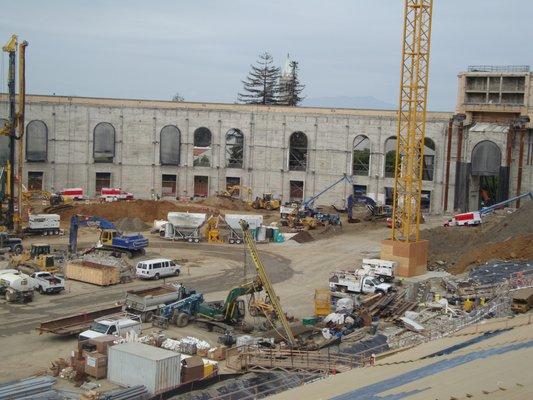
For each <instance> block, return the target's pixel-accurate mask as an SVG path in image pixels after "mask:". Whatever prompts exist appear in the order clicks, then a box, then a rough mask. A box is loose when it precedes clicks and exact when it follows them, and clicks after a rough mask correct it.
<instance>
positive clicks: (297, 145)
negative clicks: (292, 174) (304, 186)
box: [289, 132, 307, 171]
mask: <svg viewBox="0 0 533 400" xmlns="http://www.w3.org/2000/svg"><path fill="white" fill-rule="evenodd" d="M306 169H307V136H306V135H305V133H303V132H294V133H293V134H292V135H291V137H290V139H289V171H305V170H306Z"/></svg>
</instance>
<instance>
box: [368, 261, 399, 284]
mask: <svg viewBox="0 0 533 400" xmlns="http://www.w3.org/2000/svg"><path fill="white" fill-rule="evenodd" d="M361 269H362V270H363V271H364V272H365V274H366V275H370V276H375V277H376V278H378V279H379V281H380V282H392V281H393V280H394V273H395V270H396V263H395V262H394V261H389V260H380V259H378V258H363V263H362V264H361Z"/></svg>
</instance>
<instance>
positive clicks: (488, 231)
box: [420, 201, 533, 274]
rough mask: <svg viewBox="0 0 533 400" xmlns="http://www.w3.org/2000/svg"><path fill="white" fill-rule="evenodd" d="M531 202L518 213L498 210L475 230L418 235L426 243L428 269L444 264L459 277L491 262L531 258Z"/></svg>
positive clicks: (458, 228) (441, 230)
mask: <svg viewBox="0 0 533 400" xmlns="http://www.w3.org/2000/svg"><path fill="white" fill-rule="evenodd" d="M531 221H533V201H527V202H525V203H524V204H523V206H522V207H521V208H520V209H518V210H517V211H515V212H513V213H511V214H508V212H507V211H499V212H498V213H497V214H494V215H490V216H487V217H485V218H484V221H483V224H481V226H478V227H463V226H456V227H437V228H433V229H428V230H424V231H422V232H421V233H420V236H421V238H422V239H427V240H428V241H429V255H428V266H429V268H430V269H436V268H438V267H439V266H440V265H447V266H448V268H447V271H448V272H451V273H454V274H460V273H462V272H464V271H465V270H466V269H467V268H468V267H469V266H470V265H479V264H482V263H485V262H487V261H490V260H495V259H500V260H509V259H522V260H529V259H533V224H531Z"/></svg>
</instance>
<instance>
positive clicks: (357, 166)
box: [352, 135, 370, 176]
mask: <svg viewBox="0 0 533 400" xmlns="http://www.w3.org/2000/svg"><path fill="white" fill-rule="evenodd" d="M369 171H370V139H369V138H368V137H366V136H365V135H359V136H356V137H355V139H354V140H353V149H352V175H360V176H368V173H369Z"/></svg>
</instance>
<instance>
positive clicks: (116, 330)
mask: <svg viewBox="0 0 533 400" xmlns="http://www.w3.org/2000/svg"><path fill="white" fill-rule="evenodd" d="M132 331H133V332H135V333H137V334H140V333H141V319H140V318H139V317H138V316H137V315H124V314H116V315H108V316H105V317H102V318H98V319H96V320H94V322H93V323H92V324H91V327H90V328H89V329H87V330H86V331H84V332H82V333H80V335H79V336H78V340H80V341H81V340H87V339H94V338H96V337H100V336H105V335H114V336H122V337H124V336H126V333H128V332H132Z"/></svg>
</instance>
